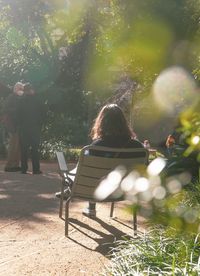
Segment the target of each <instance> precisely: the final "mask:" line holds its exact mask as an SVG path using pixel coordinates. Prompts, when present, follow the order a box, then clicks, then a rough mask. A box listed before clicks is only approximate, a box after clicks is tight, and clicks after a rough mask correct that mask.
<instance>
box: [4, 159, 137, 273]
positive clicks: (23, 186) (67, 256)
mask: <svg viewBox="0 0 200 276" xmlns="http://www.w3.org/2000/svg"><path fill="white" fill-rule="evenodd" d="M42 171H43V174H42V175H32V174H27V175H22V174H20V173H5V172H4V171H3V162H2V161H1V162H0V275H6V276H10V275H17V276H18V275H19V276H22V275H34V276H36V275H37V276H38V275H61V276H63V275H70V276H71V275H72V276H73V275H87V276H88V275H100V272H101V271H102V269H103V267H104V265H106V264H107V263H108V262H109V259H108V257H107V254H108V252H109V250H110V247H112V244H113V241H115V240H116V239H119V238H120V237H122V236H124V235H127V234H129V235H132V229H131V215H130V214H127V213H126V212H125V211H124V209H123V208H122V207H123V206H124V203H123V204H122V203H120V204H119V203H118V204H117V206H116V209H115V214H116V215H117V217H118V219H116V220H112V219H109V207H110V206H109V205H108V204H98V206H97V216H98V218H97V219H96V220H92V219H89V218H87V217H84V216H83V215H82V214H81V210H82V208H83V207H84V206H85V204H86V203H85V202H78V201H75V202H73V203H72V204H71V209H70V217H71V225H70V228H69V238H66V237H65V236H64V221H63V220H61V219H59V218H58V204H59V202H58V200H57V199H56V198H55V197H54V193H55V192H56V191H57V190H58V189H59V187H60V180H59V176H58V174H57V164H54V163H42Z"/></svg>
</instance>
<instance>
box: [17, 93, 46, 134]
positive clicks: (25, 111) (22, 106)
mask: <svg viewBox="0 0 200 276" xmlns="http://www.w3.org/2000/svg"><path fill="white" fill-rule="evenodd" d="M44 115H45V112H44V107H43V105H42V104H41V103H40V101H39V99H38V97H37V95H23V96H22V97H21V98H20V102H19V109H18V125H19V129H20V131H29V132H34V131H37V130H40V129H41V126H42V123H43V121H44Z"/></svg>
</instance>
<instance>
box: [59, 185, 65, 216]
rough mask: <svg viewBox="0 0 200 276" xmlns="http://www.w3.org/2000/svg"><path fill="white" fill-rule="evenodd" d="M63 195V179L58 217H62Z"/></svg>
mask: <svg viewBox="0 0 200 276" xmlns="http://www.w3.org/2000/svg"><path fill="white" fill-rule="evenodd" d="M63 196H64V180H62V186H61V196H60V208H59V218H62V212H63Z"/></svg>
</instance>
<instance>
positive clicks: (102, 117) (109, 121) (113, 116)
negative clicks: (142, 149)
mask: <svg viewBox="0 0 200 276" xmlns="http://www.w3.org/2000/svg"><path fill="white" fill-rule="evenodd" d="M107 136H113V137H116V136H123V137H125V138H127V139H128V138H135V136H136V135H135V133H134V132H133V131H132V130H131V128H130V127H129V125H128V122H127V120H126V118H125V116H124V113H123V111H122V109H121V108H120V107H119V106H118V105H117V104H108V105H105V106H104V107H103V108H102V109H101V110H100V112H99V114H98V115H97V118H96V119H95V121H94V125H93V127H92V129H91V132H90V137H91V138H92V140H95V139H100V138H105V137H107Z"/></svg>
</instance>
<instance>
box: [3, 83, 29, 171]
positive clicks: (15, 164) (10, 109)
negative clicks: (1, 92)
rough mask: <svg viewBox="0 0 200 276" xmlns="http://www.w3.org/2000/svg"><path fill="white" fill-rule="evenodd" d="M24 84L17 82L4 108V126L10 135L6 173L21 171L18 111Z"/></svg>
mask: <svg viewBox="0 0 200 276" xmlns="http://www.w3.org/2000/svg"><path fill="white" fill-rule="evenodd" d="M23 89H24V86H23V83H21V82H17V83H16V84H15V85H14V88H13V93H11V94H10V95H9V96H8V97H7V98H6V100H5V104H4V107H3V118H2V121H3V124H4V125H5V127H6V130H7V132H8V135H9V142H8V155H7V163H6V165H5V171H6V172H16V171H20V169H21V168H20V166H19V164H20V145H19V133H18V121H17V110H18V104H19V100H20V98H21V96H22V95H23V93H24V91H23Z"/></svg>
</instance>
